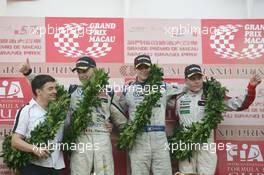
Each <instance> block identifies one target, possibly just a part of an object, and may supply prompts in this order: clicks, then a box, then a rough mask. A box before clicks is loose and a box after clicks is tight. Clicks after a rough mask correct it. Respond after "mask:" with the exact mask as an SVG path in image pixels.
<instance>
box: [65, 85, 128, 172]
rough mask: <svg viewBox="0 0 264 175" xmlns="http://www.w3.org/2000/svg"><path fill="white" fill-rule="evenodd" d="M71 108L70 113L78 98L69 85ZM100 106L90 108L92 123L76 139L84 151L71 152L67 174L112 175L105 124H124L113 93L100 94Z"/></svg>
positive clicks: (76, 88)
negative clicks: (109, 122)
mask: <svg viewBox="0 0 264 175" xmlns="http://www.w3.org/2000/svg"><path fill="white" fill-rule="evenodd" d="M69 91H70V92H71V105H70V108H71V110H72V111H74V110H75V109H76V108H77V102H78V100H80V99H81V98H82V97H83V95H82V88H81V87H80V86H77V85H75V86H71V87H70V90H69ZM99 97H100V98H101V100H102V107H98V108H96V109H94V112H93V113H92V119H93V123H92V124H91V125H90V126H87V128H86V129H85V131H83V133H82V134H81V135H80V136H79V137H78V139H77V143H76V144H79V145H83V144H84V148H85V149H79V150H77V151H73V153H72V156H71V175H90V174H91V172H92V171H93V172H94V173H95V174H96V175H114V163H113V155H112V144H111V138H110V133H109V131H108V129H107V128H106V127H105V123H106V122H108V121H109V120H111V121H112V122H113V123H114V124H115V126H117V127H118V128H119V129H121V128H123V127H124V126H125V124H126V123H127V118H126V117H125V115H124V114H123V113H122V111H121V110H120V108H119V106H118V103H116V102H115V101H116V96H115V94H114V92H113V91H111V92H107V91H106V92H101V93H100V94H99ZM81 147H82V146H81Z"/></svg>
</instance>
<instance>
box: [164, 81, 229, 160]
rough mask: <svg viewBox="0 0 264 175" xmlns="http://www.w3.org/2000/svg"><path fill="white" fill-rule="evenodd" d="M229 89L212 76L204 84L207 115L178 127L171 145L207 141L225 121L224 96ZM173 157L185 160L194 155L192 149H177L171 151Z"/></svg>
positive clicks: (171, 138)
mask: <svg viewBox="0 0 264 175" xmlns="http://www.w3.org/2000/svg"><path fill="white" fill-rule="evenodd" d="M226 92H227V89H226V88H225V87H222V85H221V83H220V82H218V81H217V80H215V79H214V78H212V77H211V79H210V80H209V79H208V78H206V81H205V82H204V84H203V96H204V97H205V100H206V103H205V115H204V117H203V118H202V119H201V121H200V122H195V123H192V124H191V125H190V126H185V127H184V126H183V125H180V126H179V127H177V128H176V131H175V133H174V135H173V136H171V137H169V138H168V141H169V143H170V145H173V144H176V145H178V146H179V145H180V142H181V144H186V145H191V144H192V143H207V139H208V138H209V136H210V134H211V131H212V129H215V128H216V127H217V125H218V124H219V123H221V121H223V119H224V118H223V115H222V113H223V112H225V111H226V108H225V104H224V98H225V95H226ZM171 156H172V159H175V160H185V159H187V158H190V157H191V156H192V149H185V150H183V149H176V150H174V151H173V152H171Z"/></svg>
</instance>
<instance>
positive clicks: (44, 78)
mask: <svg viewBox="0 0 264 175" xmlns="http://www.w3.org/2000/svg"><path fill="white" fill-rule="evenodd" d="M55 81H56V80H55V78H53V77H52V76H50V75H45V74H41V75H37V76H36V77H35V78H34V79H33V80H32V82H31V88H32V92H33V94H34V95H37V93H36V90H37V89H42V88H43V86H44V85H45V84H46V83H48V82H55Z"/></svg>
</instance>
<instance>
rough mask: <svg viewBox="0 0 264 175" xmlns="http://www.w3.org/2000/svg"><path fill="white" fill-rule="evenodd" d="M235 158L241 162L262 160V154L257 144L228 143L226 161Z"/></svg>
mask: <svg viewBox="0 0 264 175" xmlns="http://www.w3.org/2000/svg"><path fill="white" fill-rule="evenodd" d="M234 159H237V160H239V161H241V162H252V161H257V162H263V156H262V153H261V150H260V148H259V145H253V144H252V145H249V144H243V145H241V148H240V146H239V147H238V145H237V144H230V149H228V150H227V161H234Z"/></svg>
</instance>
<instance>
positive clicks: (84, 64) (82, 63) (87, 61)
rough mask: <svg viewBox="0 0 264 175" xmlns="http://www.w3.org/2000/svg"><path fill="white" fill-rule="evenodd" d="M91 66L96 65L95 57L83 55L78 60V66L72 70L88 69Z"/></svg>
mask: <svg viewBox="0 0 264 175" xmlns="http://www.w3.org/2000/svg"><path fill="white" fill-rule="evenodd" d="M91 67H96V63H95V61H94V59H92V58H91V57H81V58H79V59H78V60H77V61H76V66H75V68H73V69H72V72H74V71H75V70H77V69H82V70H86V69H88V68H91Z"/></svg>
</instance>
